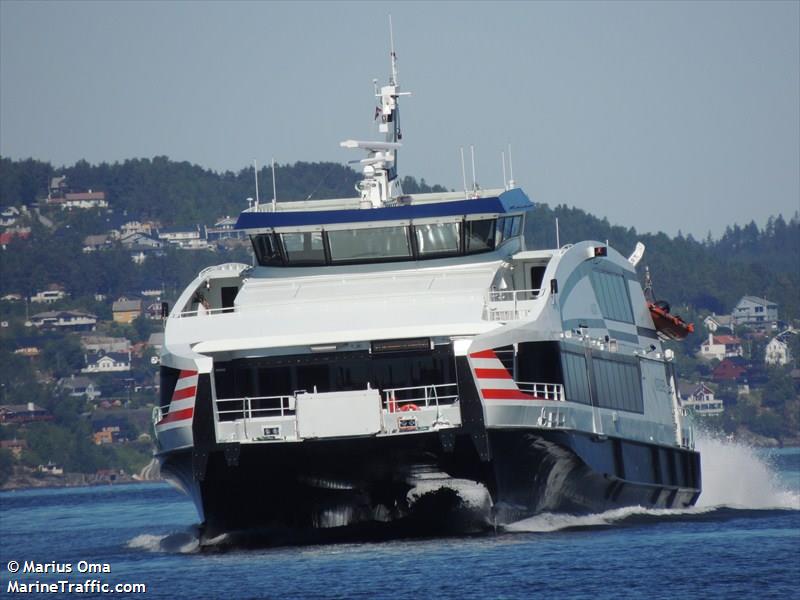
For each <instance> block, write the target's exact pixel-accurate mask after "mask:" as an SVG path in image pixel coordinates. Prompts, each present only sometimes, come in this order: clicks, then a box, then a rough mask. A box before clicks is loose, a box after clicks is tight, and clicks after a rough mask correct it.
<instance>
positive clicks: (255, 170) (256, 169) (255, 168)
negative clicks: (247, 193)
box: [253, 158, 258, 208]
mask: <svg viewBox="0 0 800 600" xmlns="http://www.w3.org/2000/svg"><path fill="white" fill-rule="evenodd" d="M253 176H254V177H255V178H256V208H258V165H257V164H256V159H255V158H254V159H253Z"/></svg>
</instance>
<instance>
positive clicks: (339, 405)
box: [296, 390, 381, 439]
mask: <svg viewBox="0 0 800 600" xmlns="http://www.w3.org/2000/svg"><path fill="white" fill-rule="evenodd" d="M296 411H297V412H296V415H297V434H298V436H299V437H300V438H301V439H308V438H330V437H344V436H363V435H374V434H376V433H378V432H379V431H380V430H381V397H380V392H378V390H357V391H352V392H329V393H325V394H298V396H297V406H296Z"/></svg>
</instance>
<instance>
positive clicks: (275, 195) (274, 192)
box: [272, 158, 278, 212]
mask: <svg viewBox="0 0 800 600" xmlns="http://www.w3.org/2000/svg"><path fill="white" fill-rule="evenodd" d="M277 202H278V192H277V188H276V187H275V158H273V159H272V212H275V204H276V203H277Z"/></svg>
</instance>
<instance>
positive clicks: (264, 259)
mask: <svg viewBox="0 0 800 600" xmlns="http://www.w3.org/2000/svg"><path fill="white" fill-rule="evenodd" d="M250 242H251V243H252V244H253V251H254V252H255V253H256V260H257V261H258V264H259V265H261V266H262V267H265V266H267V265H279V264H281V253H280V250H279V249H278V243H277V240H276V239H275V235H274V234H272V233H262V234H259V235H254V236H250Z"/></svg>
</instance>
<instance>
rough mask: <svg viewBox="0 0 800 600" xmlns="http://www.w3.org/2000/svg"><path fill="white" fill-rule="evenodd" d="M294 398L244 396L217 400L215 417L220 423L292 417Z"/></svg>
mask: <svg viewBox="0 0 800 600" xmlns="http://www.w3.org/2000/svg"><path fill="white" fill-rule="evenodd" d="M294 401H295V399H294V396H253V397H249V396H245V397H243V398H218V399H217V415H219V420H220V421H236V420H237V419H246V420H250V419H259V418H265V417H286V416H292V415H294V407H295V402H294Z"/></svg>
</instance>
